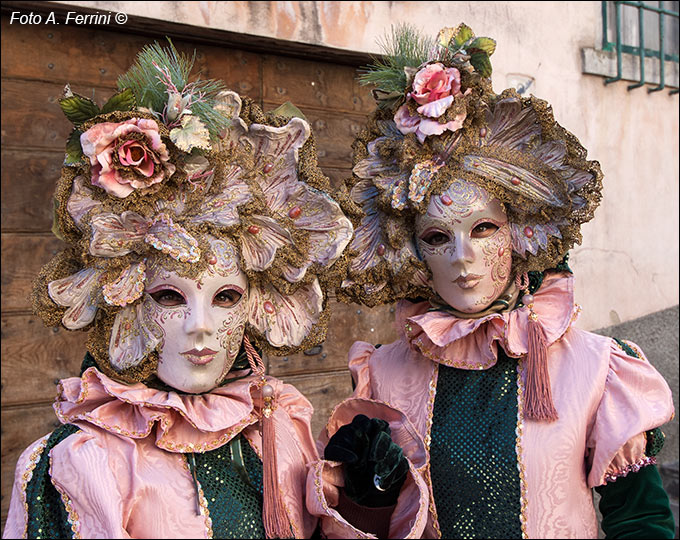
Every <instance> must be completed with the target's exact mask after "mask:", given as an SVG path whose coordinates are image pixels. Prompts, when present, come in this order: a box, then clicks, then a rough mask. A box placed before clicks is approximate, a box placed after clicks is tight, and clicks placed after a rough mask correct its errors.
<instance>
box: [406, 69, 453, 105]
mask: <svg viewBox="0 0 680 540" xmlns="http://www.w3.org/2000/svg"><path fill="white" fill-rule="evenodd" d="M459 92H460V72H459V71H458V70H457V69H456V68H453V67H452V68H445V67H444V66H443V65H442V64H439V63H435V64H428V65H427V66H425V67H424V68H423V69H421V70H420V71H419V72H418V73H416V76H415V78H414V79H413V91H412V92H411V97H412V98H413V100H414V101H415V102H416V103H418V105H425V104H426V103H432V102H433V101H438V100H440V99H444V98H447V97H449V96H455V95H456V94H458V93H459ZM451 102H453V100H451ZM449 105H450V103H449Z"/></svg>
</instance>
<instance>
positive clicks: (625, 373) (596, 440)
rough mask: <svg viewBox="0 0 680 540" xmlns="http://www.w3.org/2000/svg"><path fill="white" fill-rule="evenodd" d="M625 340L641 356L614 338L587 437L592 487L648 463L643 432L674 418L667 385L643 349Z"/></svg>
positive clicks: (589, 483)
mask: <svg viewBox="0 0 680 540" xmlns="http://www.w3.org/2000/svg"><path fill="white" fill-rule="evenodd" d="M627 343H628V345H629V346H631V348H632V349H633V350H635V351H636V352H637V353H638V354H639V355H640V358H635V357H633V356H629V355H628V354H626V353H625V352H624V351H623V350H622V349H621V348H620V347H619V346H618V344H617V343H616V342H615V341H614V340H612V342H611V355H610V362H609V371H608V373H607V379H606V383H605V389H604V394H603V396H602V399H601V401H600V403H599V405H598V408H597V412H596V414H595V421H594V424H593V426H592V429H591V430H590V432H589V435H588V439H587V441H586V446H587V447H588V448H589V463H590V470H589V473H588V487H595V486H599V485H602V484H604V483H606V481H607V478H611V477H612V476H614V477H615V476H621V475H622V474H624V473H625V472H626V471H628V470H631V469H633V470H634V469H635V467H636V466H637V467H639V466H644V465H645V464H647V463H646V462H645V459H646V458H647V456H646V455H645V453H644V452H645V444H644V432H645V431H647V430H650V429H654V428H656V427H659V426H661V425H663V424H665V423H666V422H668V421H669V420H671V419H672V418H673V414H674V409H673V400H672V396H671V390H670V388H669V387H668V384H667V383H666V381H665V380H664V378H663V377H662V376H661V374H660V373H659V372H658V371H657V370H656V369H654V367H653V366H652V365H651V364H650V363H649V361H648V360H647V358H646V357H645V355H644V354H643V353H642V351H640V349H639V347H637V345H635V344H634V343H631V342H627Z"/></svg>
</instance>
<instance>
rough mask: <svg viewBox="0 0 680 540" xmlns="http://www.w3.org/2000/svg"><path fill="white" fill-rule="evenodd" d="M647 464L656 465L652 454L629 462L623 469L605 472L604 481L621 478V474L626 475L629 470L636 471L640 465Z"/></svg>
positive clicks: (644, 465) (614, 480) (640, 467)
mask: <svg viewBox="0 0 680 540" xmlns="http://www.w3.org/2000/svg"><path fill="white" fill-rule="evenodd" d="M647 465H656V458H655V457H654V456H651V457H643V458H640V459H638V460H637V461H636V462H634V463H631V464H630V465H626V466H625V467H624V468H623V469H621V470H619V471H616V472H613V473H605V475H604V481H605V483H607V482H616V479H617V478H621V477H622V476H628V473H629V472H638V471H639V470H640V469H642V467H646V466H647Z"/></svg>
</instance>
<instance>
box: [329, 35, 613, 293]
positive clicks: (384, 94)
mask: <svg viewBox="0 0 680 540" xmlns="http://www.w3.org/2000/svg"><path fill="white" fill-rule="evenodd" d="M495 46H496V43H495V41H494V40H492V39H490V38H486V37H476V36H475V35H474V34H473V32H472V30H471V29H470V28H469V27H467V26H466V25H464V24H461V25H459V26H458V27H457V28H455V29H452V28H445V29H443V30H442V31H440V33H439V35H438V37H437V39H436V40H429V39H427V38H424V37H422V36H420V35H418V33H417V32H416V31H415V30H413V29H412V28H410V27H408V26H406V27H403V26H402V27H398V28H396V29H393V31H392V34H391V36H390V37H389V38H388V39H387V40H386V42H385V43H384V44H383V47H384V49H385V56H384V57H383V58H382V59H381V60H380V61H378V62H377V63H376V64H374V65H373V66H371V67H370V68H368V69H367V71H366V72H365V73H364V74H363V76H362V79H361V80H362V82H363V83H365V84H375V85H376V86H377V87H378V88H377V90H374V97H375V98H376V100H377V101H378V109H377V110H376V111H375V113H374V114H373V115H372V117H371V118H370V120H369V123H368V126H367V128H366V129H365V130H364V131H363V132H362V133H361V134H360V135H359V137H358V138H357V139H356V141H355V143H354V168H353V175H352V178H351V179H350V180H348V182H347V184H348V189H349V192H348V193H347V194H346V195H347V197H348V198H349V199H350V201H351V202H350V204H354V205H356V207H358V208H356V207H355V209H354V215H355V216H356V217H357V221H356V224H357V227H356V235H355V238H354V240H353V241H352V244H351V246H350V248H351V250H352V253H353V255H352V258H351V260H350V266H349V269H348V276H347V279H346V280H345V281H344V282H343V286H342V289H341V290H340V292H339V295H340V296H341V297H345V298H349V299H353V300H357V301H359V302H362V303H365V304H368V305H376V304H381V303H391V302H394V301H396V300H399V299H402V298H413V297H418V296H424V297H431V296H432V294H433V291H432V289H431V288H430V287H429V286H428V283H427V280H428V277H429V270H428V269H427V267H426V266H425V264H424V263H423V262H422V261H421V260H420V257H419V255H418V253H417V249H416V245H415V242H414V238H413V231H414V230H415V227H414V223H415V219H416V217H417V216H418V215H420V214H423V213H424V212H425V211H426V209H427V206H428V204H429V201H430V198H431V197H432V196H439V195H441V194H442V192H443V191H445V190H446V189H447V188H448V187H449V186H450V185H451V184H452V183H453V182H454V181H455V180H457V179H463V180H468V181H470V182H474V183H476V184H479V185H481V186H482V187H484V188H485V189H486V190H487V191H489V192H490V193H491V194H492V195H493V196H495V197H496V198H497V199H499V200H500V201H501V202H502V203H504V205H505V208H506V211H507V214H508V218H509V221H510V226H511V231H512V247H513V272H514V273H515V274H516V275H523V274H524V273H525V272H527V271H532V270H539V271H542V270H545V269H548V268H552V267H554V266H555V265H557V264H558V263H559V262H560V261H561V260H562V259H563V257H564V256H565V255H566V253H567V251H568V250H569V249H570V248H571V247H572V246H573V245H574V244H575V243H578V242H580V240H581V235H580V232H579V229H580V226H581V224H582V223H584V222H586V221H588V220H590V219H591V218H592V216H593V212H594V210H595V208H596V207H597V205H598V203H599V200H600V191H601V188H602V185H601V177H602V173H601V172H600V167H599V164H598V163H597V162H596V161H587V160H586V150H585V149H584V148H583V147H582V146H581V144H580V143H579V142H578V140H577V139H576V138H575V137H574V136H573V135H572V134H571V133H569V132H568V131H566V130H565V129H564V128H562V127H561V126H560V125H559V124H557V122H556V121H555V119H554V117H553V114H552V110H551V108H550V106H549V105H548V104H547V103H546V102H545V101H541V100H540V99H537V98H535V97H533V96H532V97H530V98H522V97H520V96H519V95H518V94H517V93H516V92H515V91H514V90H506V91H504V92H503V93H501V94H500V95H497V94H495V93H494V92H493V91H492V88H491V81H490V75H491V63H490V60H489V56H490V55H491V54H493V52H494V50H495ZM442 202H443V204H447V203H448V204H451V201H447V200H443V201H442Z"/></svg>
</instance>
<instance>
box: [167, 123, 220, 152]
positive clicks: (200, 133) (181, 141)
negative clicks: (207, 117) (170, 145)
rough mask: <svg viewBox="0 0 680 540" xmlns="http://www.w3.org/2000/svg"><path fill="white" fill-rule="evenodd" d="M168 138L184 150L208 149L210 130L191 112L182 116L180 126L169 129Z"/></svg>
mask: <svg viewBox="0 0 680 540" xmlns="http://www.w3.org/2000/svg"><path fill="white" fill-rule="evenodd" d="M170 140H171V141H172V142H174V143H175V144H176V145H177V148H179V149H180V150H184V151H185V152H191V150H192V149H193V148H202V149H204V150H210V132H209V131H208V129H207V128H206V127H205V124H204V123H203V122H201V121H200V120H199V119H198V118H197V117H196V116H193V115H191V114H187V115H184V116H183V117H182V127H181V128H174V129H173V130H171V131H170Z"/></svg>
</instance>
